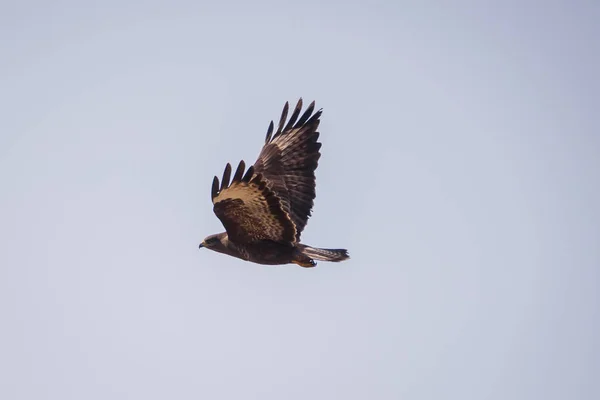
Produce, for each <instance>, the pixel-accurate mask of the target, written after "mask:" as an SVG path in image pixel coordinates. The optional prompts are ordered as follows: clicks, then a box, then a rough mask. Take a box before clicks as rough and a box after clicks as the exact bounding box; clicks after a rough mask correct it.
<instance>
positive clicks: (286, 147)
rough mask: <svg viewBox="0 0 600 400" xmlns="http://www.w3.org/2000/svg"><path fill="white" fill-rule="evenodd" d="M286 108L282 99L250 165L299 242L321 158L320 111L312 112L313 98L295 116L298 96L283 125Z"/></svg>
mask: <svg viewBox="0 0 600 400" xmlns="http://www.w3.org/2000/svg"><path fill="white" fill-rule="evenodd" d="M288 109H289V105H288V103H287V102H286V103H285V106H284V108H283V111H282V113H281V118H280V120H279V127H278V129H277V131H276V132H275V134H274V135H271V134H269V132H270V131H271V128H270V127H269V129H268V131H267V137H266V141H265V144H264V146H263V148H262V150H261V153H260V155H259V156H258V159H257V160H256V162H255V163H254V168H255V172H256V173H260V174H262V175H263V176H264V177H265V178H266V179H267V180H268V181H269V183H270V186H271V189H272V190H273V191H274V192H275V193H276V194H277V196H278V197H279V199H280V203H281V206H282V208H283V210H284V211H285V212H287V213H288V214H289V216H290V218H291V220H292V221H293V223H294V225H295V226H296V241H300V235H301V233H302V230H303V229H304V227H305V226H306V223H307V222H308V218H309V217H310V215H311V214H312V208H313V205H314V199H315V197H316V189H315V186H316V177H315V170H316V169H317V167H318V164H319V158H320V157H321V153H320V152H319V150H320V148H321V143H319V142H318V141H317V140H318V138H319V132H318V131H317V129H318V127H319V123H320V120H319V118H320V116H321V112H322V110H318V111H317V112H314V109H315V102H314V101H313V102H312V103H310V105H309V106H308V107H307V109H306V110H305V111H304V113H303V114H302V116H301V117H300V119H298V116H299V115H300V111H301V109H302V99H299V100H298V103H297V105H296V107H295V109H294V112H293V113H292V116H291V117H290V120H289V121H288V123H287V124H286V123H285V120H286V118H287V114H288ZM313 112H314V113H313ZM284 125H285V128H283V126H284Z"/></svg>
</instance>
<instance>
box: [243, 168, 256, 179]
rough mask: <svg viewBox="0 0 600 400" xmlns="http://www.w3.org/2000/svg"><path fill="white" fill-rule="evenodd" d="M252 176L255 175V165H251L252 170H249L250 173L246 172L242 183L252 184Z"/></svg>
mask: <svg viewBox="0 0 600 400" xmlns="http://www.w3.org/2000/svg"><path fill="white" fill-rule="evenodd" d="M252 175H254V165H251V166H250V168H248V171H246V175H244V177H243V178H242V182H250V178H252Z"/></svg>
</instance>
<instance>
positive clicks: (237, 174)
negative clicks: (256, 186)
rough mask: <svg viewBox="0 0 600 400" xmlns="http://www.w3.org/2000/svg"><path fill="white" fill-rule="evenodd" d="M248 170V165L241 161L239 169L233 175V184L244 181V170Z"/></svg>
mask: <svg viewBox="0 0 600 400" xmlns="http://www.w3.org/2000/svg"><path fill="white" fill-rule="evenodd" d="M245 169H246V163H245V162H244V160H242V161H240V163H239V164H238V167H237V169H236V170H235V174H234V175H233V182H239V181H240V180H241V179H242V175H243V174H244V170H245Z"/></svg>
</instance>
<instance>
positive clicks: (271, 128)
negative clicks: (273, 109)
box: [265, 120, 273, 143]
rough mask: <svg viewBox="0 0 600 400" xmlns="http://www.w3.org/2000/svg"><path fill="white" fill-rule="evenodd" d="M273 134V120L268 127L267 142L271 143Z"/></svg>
mask: <svg viewBox="0 0 600 400" xmlns="http://www.w3.org/2000/svg"><path fill="white" fill-rule="evenodd" d="M272 134H273V120H271V123H270V124H269V129H267V136H266V137H265V143H269V141H270V140H271V135H272Z"/></svg>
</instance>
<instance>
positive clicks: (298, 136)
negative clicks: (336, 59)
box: [200, 99, 349, 267]
mask: <svg viewBox="0 0 600 400" xmlns="http://www.w3.org/2000/svg"><path fill="white" fill-rule="evenodd" d="M314 109H315V102H314V101H313V102H312V103H311V104H310V105H309V106H308V107H307V108H306V110H305V111H304V113H303V114H302V116H300V112H301V111H302V99H300V100H298V104H297V105H296V107H295V109H294V111H293V112H292V115H291V116H290V119H289V120H287V116H288V112H289V104H288V103H287V102H286V103H285V106H284V107H283V112H282V113H281V118H280V119H279V124H278V126H277V130H276V131H275V126H274V124H273V121H271V123H270V124H269V128H268V129H267V136H266V138H265V144H264V146H263V148H262V150H261V152H260V154H259V156H258V159H257V160H256V162H255V163H254V165H252V166H250V167H249V168H248V169H247V170H246V164H245V163H244V161H240V163H239V164H238V166H237V168H236V170H235V173H234V175H233V179H232V178H231V172H232V169H231V165H230V164H229V163H228V164H227V165H226V166H225V171H224V172H223V178H222V179H221V181H220V182H219V178H218V177H216V176H215V177H214V179H213V184H212V190H211V199H212V202H213V211H214V213H215V214H216V216H217V217H218V218H219V219H220V220H221V222H222V223H223V226H224V227H225V232H222V233H217V234H215V235H210V236H208V237H206V238H205V239H204V240H203V241H202V243H201V244H200V248H202V247H206V248H208V249H210V250H214V251H217V252H219V253H223V254H227V255H230V256H233V257H237V258H241V259H243V260H247V261H251V262H254V263H258V264H268V265H280V264H290V263H294V264H297V265H300V266H302V267H314V266H316V265H317V263H316V261H315V260H320V261H334V262H337V261H343V260H345V259H347V258H349V256H348V251H347V250H346V249H321V248H316V247H310V246H307V245H304V244H302V243H300V235H301V233H302V231H303V229H304V227H305V226H306V223H307V222H308V218H309V217H310V216H311V213H312V208H313V205H314V199H315V196H316V191H315V186H316V179H315V170H316V169H317V166H318V164H319V158H320V157H321V153H320V152H319V150H320V148H321V143H319V142H318V141H317V140H318V138H319V132H318V131H317V129H318V127H319V123H320V120H319V118H320V117H321V112H322V110H318V111H317V112H314ZM286 121H287V123H286ZM230 180H231V181H230Z"/></svg>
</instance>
